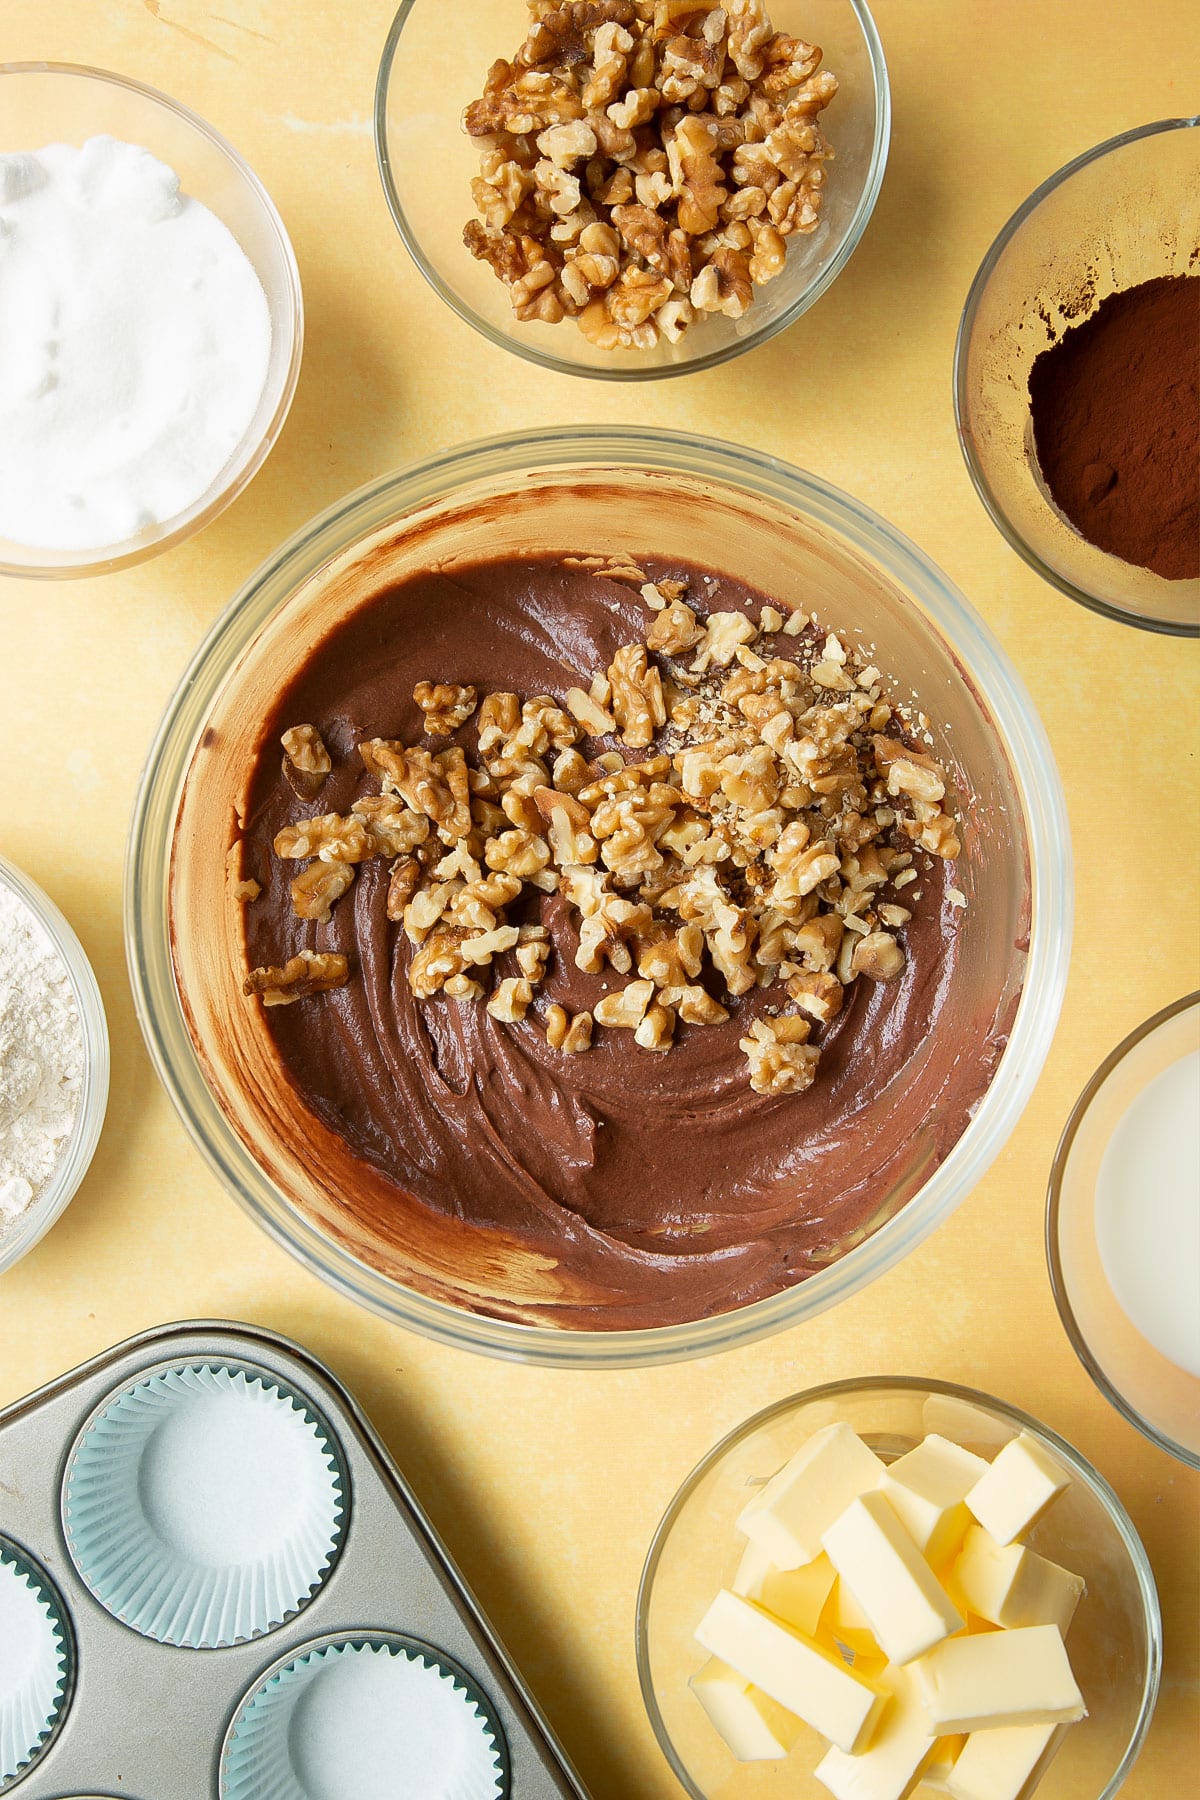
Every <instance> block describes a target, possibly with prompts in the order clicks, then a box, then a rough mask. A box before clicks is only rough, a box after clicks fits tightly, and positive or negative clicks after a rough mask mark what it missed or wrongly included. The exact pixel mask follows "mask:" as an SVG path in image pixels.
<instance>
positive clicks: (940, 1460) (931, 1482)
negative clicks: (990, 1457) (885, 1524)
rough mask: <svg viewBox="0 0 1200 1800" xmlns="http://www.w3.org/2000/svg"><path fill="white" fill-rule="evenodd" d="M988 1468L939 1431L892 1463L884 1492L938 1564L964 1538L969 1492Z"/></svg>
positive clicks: (919, 1546) (921, 1547)
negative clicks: (942, 1435)
mask: <svg viewBox="0 0 1200 1800" xmlns="http://www.w3.org/2000/svg"><path fill="white" fill-rule="evenodd" d="M987 1471H988V1464H987V1463H986V1462H985V1461H984V1459H983V1457H982V1456H976V1455H975V1454H974V1452H973V1451H970V1450H963V1449H961V1448H960V1447H959V1445H958V1444H952V1443H951V1442H950V1440H949V1438H944V1437H939V1436H938V1434H937V1433H936V1432H931V1433H930V1434H929V1436H928V1437H926V1438H924V1439H923V1440H922V1442H921V1443H919V1444H918V1445H917V1446H916V1448H915V1449H913V1450H910V1451H909V1452H908V1454H907V1455H906V1456H900V1457H897V1459H896V1461H895V1462H894V1463H889V1464H888V1467H887V1472H886V1473H885V1475H884V1477H883V1492H884V1493H885V1494H886V1495H887V1497H888V1503H889V1504H890V1506H891V1508H892V1510H893V1512H895V1513H897V1514H898V1515H899V1518H900V1521H901V1523H902V1524H903V1525H904V1527H905V1529H906V1530H907V1532H908V1534H909V1536H910V1537H911V1538H912V1540H913V1542H914V1544H916V1546H917V1549H918V1550H920V1551H922V1552H923V1553H924V1555H925V1557H926V1558H927V1559H928V1561H929V1562H931V1563H932V1564H933V1565H934V1567H935V1568H936V1567H937V1566H938V1565H939V1564H940V1563H943V1562H945V1561H946V1559H947V1557H949V1556H952V1555H953V1554H954V1552H955V1551H956V1550H957V1549H958V1547H959V1545H960V1544H961V1543H962V1540H963V1538H964V1536H965V1535H966V1531H967V1527H968V1526H969V1525H970V1523H971V1515H970V1513H969V1512H968V1511H967V1506H966V1499H967V1495H968V1494H969V1493H970V1491H971V1489H972V1488H973V1487H974V1486H975V1484H976V1482H977V1481H979V1480H980V1478H981V1477H982V1476H984V1475H986V1474H987Z"/></svg>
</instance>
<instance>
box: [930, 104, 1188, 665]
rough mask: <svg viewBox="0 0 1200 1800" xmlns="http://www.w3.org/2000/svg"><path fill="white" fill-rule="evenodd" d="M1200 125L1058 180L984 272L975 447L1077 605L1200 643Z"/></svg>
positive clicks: (972, 360) (1142, 142)
mask: <svg viewBox="0 0 1200 1800" xmlns="http://www.w3.org/2000/svg"><path fill="white" fill-rule="evenodd" d="M1197 125H1200V119H1197V118H1188V119H1164V120H1160V121H1158V122H1156V123H1155V124H1152V125H1144V126H1141V127H1139V128H1138V129H1137V130H1135V131H1128V132H1124V133H1123V134H1122V135H1121V136H1120V137H1115V138H1111V139H1109V141H1108V142H1107V143H1103V144H1099V145H1097V146H1096V147H1095V148H1094V149H1092V150H1088V151H1086V152H1085V153H1084V154H1083V155H1082V156H1079V157H1077V158H1076V159H1075V161H1073V162H1071V163H1068V164H1067V165H1066V167H1065V168H1062V169H1060V170H1058V172H1057V173H1056V174H1054V175H1052V176H1050V178H1049V179H1048V180H1047V181H1045V182H1043V183H1042V185H1041V187H1039V188H1038V189H1037V190H1036V192H1035V193H1033V194H1031V195H1030V197H1029V199H1028V200H1026V201H1025V203H1024V204H1023V205H1022V206H1021V207H1020V208H1019V209H1018V210H1017V211H1016V212H1015V213H1014V214H1013V216H1012V218H1011V219H1010V220H1009V221H1008V223H1007V224H1006V225H1005V226H1004V228H1003V230H1002V231H1001V232H1000V233H999V235H998V236H997V238H996V240H995V242H994V243H993V245H992V247H991V249H990V250H989V251H988V253H987V255H986V257H985V258H984V260H983V263H982V265H981V267H980V270H979V273H978V274H977V275H976V277H975V281H974V283H973V285H972V288H971V291H970V294H969V295H968V298H967V303H966V306H965V308H964V310H963V316H962V322H961V324H960V326H959V334H958V343H957V347H956V352H955V371H954V384H955V410H956V415H957V421H958V433H959V442H960V444H961V445H962V451H963V456H964V458H965V459H966V464H967V468H968V470H969V472H970V475H971V479H972V480H973V481H974V483H975V487H976V490H977V491H978V493H979V497H980V499H981V500H982V501H983V503H984V505H985V506H986V507H987V509H988V511H989V513H990V514H991V516H992V518H993V520H994V521H995V523H996V525H997V526H998V527H999V529H1000V530H1001V532H1002V533H1003V534H1004V536H1005V538H1006V539H1007V540H1008V542H1009V544H1011V546H1012V547H1013V549H1014V550H1016V551H1017V553H1018V555H1020V556H1022V557H1023V558H1024V559H1025V561H1026V562H1027V563H1029V564H1030V566H1031V567H1032V568H1034V569H1036V570H1037V572H1038V573H1039V574H1040V575H1041V576H1042V577H1043V578H1044V579H1045V580H1046V581H1049V582H1051V583H1052V584H1053V585H1054V586H1055V587H1057V588H1058V589H1060V590H1061V592H1063V593H1064V594H1068V595H1070V597H1071V599H1073V600H1076V601H1078V602H1079V603H1080V605H1082V606H1086V607H1089V608H1090V609H1091V610H1092V611H1093V612H1098V613H1101V614H1102V615H1104V616H1105V617H1106V618H1110V619H1116V620H1119V621H1121V622H1122V623H1125V624H1129V625H1137V626H1140V627H1141V628H1142V629H1144V630H1147V631H1161V632H1170V633H1175V634H1177V635H1180V636H1192V637H1194V636H1196V635H1198V634H1200V449H1198V445H1197V431H1198V419H1200V393H1198V389H1200V368H1198V358H1197V353H1196V346H1197V343H1198V342H1200V249H1198V246H1200V130H1196V129H1195V127H1196V126H1197Z"/></svg>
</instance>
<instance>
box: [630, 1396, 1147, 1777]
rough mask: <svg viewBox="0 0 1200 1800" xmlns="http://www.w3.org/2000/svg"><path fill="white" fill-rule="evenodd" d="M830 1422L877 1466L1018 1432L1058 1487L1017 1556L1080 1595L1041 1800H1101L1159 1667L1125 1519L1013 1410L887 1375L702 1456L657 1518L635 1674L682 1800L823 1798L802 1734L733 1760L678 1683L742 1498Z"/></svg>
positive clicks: (728, 1553) (790, 1405)
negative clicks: (1070, 1678)
mask: <svg viewBox="0 0 1200 1800" xmlns="http://www.w3.org/2000/svg"><path fill="white" fill-rule="evenodd" d="M837 1420H845V1421H846V1423H847V1424H849V1425H851V1426H853V1428H854V1430H855V1431H857V1432H858V1433H859V1435H860V1436H861V1437H863V1438H865V1439H866V1441H867V1443H868V1444H869V1445H870V1446H871V1448H872V1449H873V1450H875V1451H876V1453H877V1454H878V1455H879V1456H881V1457H882V1458H883V1459H884V1461H885V1462H891V1461H893V1460H894V1458H896V1457H897V1456H902V1455H903V1454H904V1452H905V1451H906V1450H909V1449H911V1448H912V1447H913V1445H914V1444H915V1443H917V1442H918V1441H919V1440H920V1439H921V1438H922V1437H923V1436H924V1435H925V1434H926V1432H930V1431H936V1432H940V1433H941V1434H942V1435H943V1436H944V1437H948V1438H951V1439H953V1441H954V1442H955V1443H958V1444H962V1445H964V1446H965V1447H966V1448H967V1449H968V1450H973V1451H975V1452H976V1453H978V1454H980V1455H983V1456H986V1457H988V1458H989V1459H990V1458H991V1457H992V1456H994V1455H995V1453H996V1451H997V1450H998V1449H999V1448H1000V1447H1001V1446H1002V1445H1003V1444H1005V1443H1007V1442H1008V1440H1009V1439H1010V1438H1011V1437H1014V1436H1015V1435H1016V1433H1017V1432H1019V1431H1027V1432H1029V1433H1030V1434H1031V1435H1032V1436H1033V1437H1035V1438H1036V1439H1037V1440H1038V1442H1039V1443H1040V1444H1041V1445H1042V1447H1043V1449H1045V1450H1046V1451H1048V1453H1049V1454H1050V1456H1051V1457H1052V1458H1053V1460H1054V1461H1055V1462H1056V1463H1058V1464H1059V1465H1060V1467H1061V1468H1062V1470H1063V1472H1064V1473H1065V1474H1066V1475H1067V1476H1068V1477H1069V1479H1070V1483H1071V1485H1070V1486H1069V1487H1068V1488H1067V1490H1066V1491H1065V1492H1064V1493H1063V1494H1061V1495H1060V1496H1059V1498H1058V1499H1057V1500H1056V1501H1055V1502H1054V1505H1053V1506H1052V1507H1051V1508H1050V1509H1049V1511H1048V1512H1047V1514H1046V1516H1045V1517H1044V1518H1043V1519H1042V1520H1040V1521H1039V1523H1038V1524H1037V1525H1035V1526H1034V1528H1033V1530H1032V1531H1031V1533H1030V1534H1029V1542H1030V1543H1031V1544H1032V1545H1033V1547H1034V1548H1035V1549H1036V1550H1038V1551H1039V1552H1040V1553H1041V1554H1042V1555H1043V1556H1048V1557H1049V1558H1050V1559H1051V1561H1053V1562H1057V1563H1060V1564H1061V1565H1062V1566H1063V1567H1064V1568H1067V1569H1071V1570H1072V1571H1073V1572H1074V1573H1076V1574H1078V1575H1082V1576H1083V1577H1084V1579H1085V1581H1086V1582H1087V1594H1086V1597H1085V1598H1084V1599H1083V1601H1082V1602H1081V1603H1080V1606H1079V1610H1078V1612H1077V1613H1076V1615H1075V1619H1074V1622H1073V1623H1072V1626H1071V1632H1070V1638H1069V1649H1070V1654H1071V1664H1072V1667H1073V1669H1074V1671H1075V1676H1076V1679H1077V1681H1078V1682H1079V1685H1080V1688H1081V1689H1082V1691H1083V1696H1084V1699H1085V1701H1086V1702H1087V1707H1088V1717H1087V1718H1086V1719H1085V1720H1082V1721H1081V1722H1080V1723H1079V1724H1078V1725H1073V1726H1072V1727H1071V1729H1070V1730H1069V1731H1068V1732H1067V1733H1066V1736H1065V1739H1064V1741H1063V1747H1062V1749H1061V1750H1060V1751H1059V1753H1058V1755H1057V1756H1056V1757H1055V1759H1054V1761H1053V1762H1052V1763H1051V1764H1050V1767H1049V1769H1048V1771H1047V1773H1046V1775H1045V1777H1044V1778H1043V1780H1042V1782H1041V1783H1040V1785H1039V1787H1038V1790H1037V1795H1038V1800H1079V1796H1080V1795H1084V1794H1087V1795H1089V1796H1094V1797H1095V1800H1111V1796H1112V1795H1113V1794H1115V1793H1116V1792H1117V1790H1118V1788H1120V1786H1121V1784H1122V1783H1123V1781H1124V1780H1125V1777H1126V1776H1127V1775H1128V1773H1129V1771H1130V1769H1131V1768H1132V1767H1133V1764H1134V1761H1135V1760H1136V1758H1137V1755H1138V1752H1139V1750H1140V1749H1141V1747H1142V1743H1143V1741H1144V1739H1145V1736H1146V1733H1147V1731H1148V1730H1149V1728H1150V1720H1151V1718H1152V1716H1153V1713H1154V1706H1155V1702H1156V1700H1157V1698H1158V1686H1159V1679H1160V1675H1161V1668H1162V1621H1161V1616H1160V1613H1159V1605H1158V1594H1157V1592H1156V1590H1155V1586H1154V1576H1153V1573H1152V1572H1151V1568H1150V1563H1149V1559H1148V1558H1147V1556H1146V1552H1145V1550H1144V1549H1143V1548H1142V1543H1141V1540H1140V1538H1139V1537H1138V1535H1137V1532H1136V1531H1135V1530H1134V1528H1133V1524H1132V1522H1131V1521H1130V1519H1129V1516H1128V1514H1127V1513H1126V1511H1125V1509H1124V1507H1123V1506H1122V1505H1121V1502H1120V1501H1119V1500H1118V1498H1117V1496H1116V1495H1115V1494H1114V1493H1113V1491H1112V1489H1111V1488H1110V1487H1109V1486H1108V1483H1107V1482H1106V1481H1104V1480H1103V1478H1102V1477H1101V1476H1100V1475H1098V1474H1097V1473H1096V1471H1095V1469H1093V1468H1092V1466H1091V1464H1090V1463H1088V1462H1085V1460H1084V1458H1083V1457H1082V1456H1080V1454H1079V1452H1078V1451H1077V1450H1073V1449H1072V1448H1071V1446H1070V1445H1069V1444H1067V1443H1065V1442H1064V1441H1063V1439H1062V1438H1060V1437H1058V1436H1057V1435H1056V1434H1055V1433H1054V1432H1052V1431H1050V1430H1049V1429H1048V1428H1047V1427H1046V1426H1045V1425H1039V1424H1038V1422H1037V1421H1036V1420H1035V1419H1031V1418H1029V1417H1028V1415H1027V1414H1025V1413H1023V1412H1021V1411H1020V1410H1019V1409H1018V1408H1017V1407H1015V1406H1009V1405H1007V1404H1006V1403H1005V1402H1004V1401H1003V1400H995V1399H992V1398H991V1397H990V1396H989V1395H987V1394H980V1393H977V1392H975V1391H974V1390H973V1389H971V1388H963V1387H954V1386H951V1385H949V1384H948V1383H946V1382H939V1381H924V1380H919V1379H909V1378H905V1377H887V1376H882V1377H873V1378H866V1379H859V1380H854V1381H838V1382H833V1383H831V1384H830V1385H829V1386H827V1387H819V1388H811V1389H809V1391H808V1392H807V1393H804V1394H796V1395H794V1396H793V1397H792V1398H791V1399H789V1400H781V1401H779V1402H778V1403H777V1404H776V1405H774V1406H769V1407H767V1408H766V1409H765V1410H764V1411H763V1412H760V1413H757V1414H755V1416H754V1417H753V1418H752V1419H748V1420H747V1421H746V1423H745V1424H744V1425H739V1426H738V1427H737V1429H736V1430H735V1431H732V1432H731V1433H730V1434H729V1436H728V1437H726V1438H725V1439H723V1440H722V1442H721V1443H719V1444H718V1445H717V1446H716V1448H715V1449H713V1450H711V1451H710V1452H709V1454H708V1455H707V1456H706V1457H705V1458H704V1460H703V1462H701V1463H700V1464H699V1465H698V1467H697V1468H695V1469H694V1470H693V1471H692V1473H691V1474H690V1475H689V1476H688V1478H687V1480H686V1481H685V1482H684V1484H683V1486H682V1487H681V1488H680V1490H679V1492H678V1493H677V1494H676V1496H675V1498H674V1500H672V1502H671V1504H670V1506H669V1507H668V1508H667V1512H666V1515H665V1517H664V1518H663V1521H662V1523H661V1525H660V1526H659V1528H658V1531H657V1533H656V1535H655V1538H654V1542H653V1544H652V1545H651V1547H650V1554H649V1556H648V1557H647V1559H646V1567H645V1569H644V1571H643V1574H642V1584H641V1588H640V1591H639V1593H638V1605H637V1657H638V1674H639V1677H640V1680H641V1685H642V1698H643V1699H644V1700H645V1703H646V1708H647V1711H648V1712H649V1714H650V1722H651V1724H652V1725H653V1727H654V1732H655V1736H656V1737H657V1738H658V1742H659V1745H660V1746H661V1748H662V1751H663V1753H664V1755H665V1756H666V1758H667V1761H668V1762H669V1763H670V1765H671V1767H672V1769H673V1770H674V1771H675V1774H676V1775H677V1776H678V1777H679V1780H680V1782H681V1783H682V1785H683V1788H684V1790H685V1792H686V1793H687V1794H689V1795H690V1796H691V1800H759V1796H763V1800H766V1797H768V1796H771V1795H778V1796H780V1800H782V1796H783V1795H785V1794H786V1795H788V1796H789V1797H790V1800H828V1790H827V1789H826V1788H825V1787H824V1786H823V1785H822V1784H821V1783H820V1782H818V1781H816V1780H814V1779H812V1777H811V1776H809V1775H806V1772H805V1771H806V1769H811V1768H812V1767H813V1766H814V1765H815V1764H816V1762H817V1761H818V1760H819V1757H820V1754H821V1750H820V1747H819V1744H820V1741H819V1740H818V1739H817V1736H816V1734H815V1733H814V1732H806V1734H805V1736H804V1737H803V1738H802V1739H801V1742H800V1743H799V1745H797V1747H796V1749H795V1751H794V1752H793V1753H792V1755H791V1756H789V1757H788V1758H786V1760H784V1761H781V1762H775V1763H738V1762H735V1761H734V1758H733V1756H732V1755H731V1754H730V1752H729V1751H728V1750H727V1749H726V1748H725V1746H724V1744H723V1743H722V1742H721V1740H720V1738H719V1737H718V1736H717V1734H716V1732H715V1731H714V1730H713V1728H712V1726H711V1725H710V1723H709V1721H708V1718H707V1717H706V1715H705V1714H704V1712H703V1710H702V1709H701V1707H700V1705H699V1703H698V1702H697V1701H696V1699H695V1698H694V1696H693V1695H692V1694H691V1692H690V1690H689V1688H688V1679H689V1677H690V1676H691V1675H692V1674H694V1673H695V1671H696V1670H697V1669H698V1668H699V1667H700V1666H701V1664H702V1663H703V1662H704V1661H705V1660H706V1653H705V1652H704V1651H703V1650H702V1649H701V1648H700V1646H699V1645H698V1644H697V1643H696V1642H695V1641H694V1639H693V1636H692V1633H693V1632H694V1630H695V1628H696V1626H697V1625H698V1624H699V1622H700V1620H701V1618H702V1617H703V1615H704V1613H705V1611H706V1610H707V1608H708V1605H709V1603H710V1602H711V1600H712V1599H713V1597H714V1596H715V1595H716V1593H717V1591H718V1589H719V1588H721V1587H722V1586H724V1585H726V1584H727V1583H728V1582H729V1580H730V1579H731V1578H732V1576H733V1574H734V1572H735V1570H736V1568H737V1563H738V1558H739V1555H740V1550H741V1546H742V1545H743V1544H744V1542H745V1540H744V1539H743V1538H741V1537H740V1536H739V1534H738V1532H737V1530H736V1528H735V1520H736V1518H737V1515H738V1513H739V1512H740V1511H741V1509H742V1507H743V1506H744V1505H745V1503H746V1500H747V1499H748V1498H749V1494H750V1491H751V1490H752V1488H753V1487H754V1486H756V1485H758V1484H760V1483H761V1482H762V1481H763V1480H764V1479H765V1478H766V1477H768V1476H770V1475H772V1474H773V1473H774V1471H775V1470H776V1469H778V1468H779V1467H781V1465H782V1464H783V1463H784V1462H786V1461H787V1459H788V1457H789V1456H791V1455H792V1453H793V1452H794V1451H795V1450H797V1449H798V1448H799V1447H800V1445H801V1444H802V1443H803V1442H804V1441H805V1439H806V1438H808V1437H809V1436H811V1434H812V1433H813V1432H814V1431H818V1430H819V1429H820V1428H821V1427H822V1426H824V1425H830V1424H833V1423H834V1422H835V1421H837ZM923 1791H924V1790H922V1792H923Z"/></svg>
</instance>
